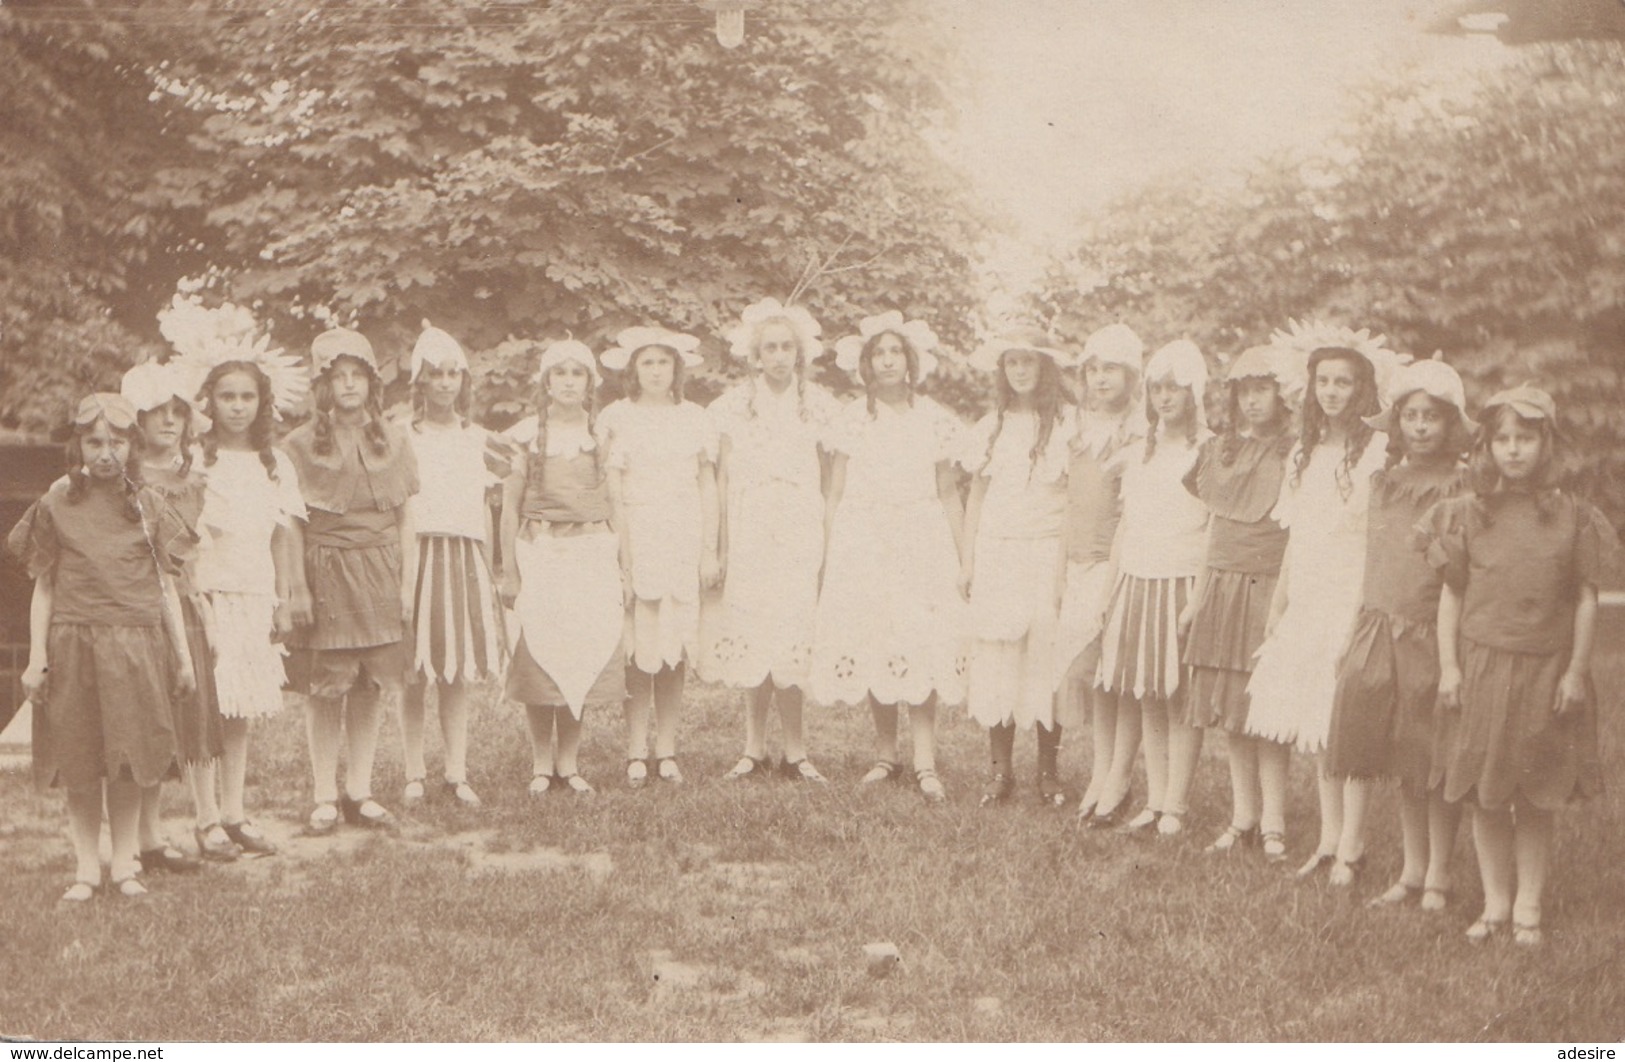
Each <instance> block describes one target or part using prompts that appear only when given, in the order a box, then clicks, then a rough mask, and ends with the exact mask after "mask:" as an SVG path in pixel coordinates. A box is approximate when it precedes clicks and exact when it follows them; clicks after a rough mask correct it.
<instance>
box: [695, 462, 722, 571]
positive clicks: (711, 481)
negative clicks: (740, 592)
mask: <svg viewBox="0 0 1625 1062" xmlns="http://www.w3.org/2000/svg"><path fill="white" fill-rule="evenodd" d="M699 462H700V473H699V475H700V585H701V586H704V587H713V586H716V585H717V584H718V583H719V582H721V580H722V562H721V559H720V556H719V554H718V548H717V536H718V524H719V516H720V507H719V506H718V504H717V468H716V465H715V464H713V463H712V462H711V460H710V459H708V458H706V457H705V456H703V455H702V456H701V457H700V458H699Z"/></svg>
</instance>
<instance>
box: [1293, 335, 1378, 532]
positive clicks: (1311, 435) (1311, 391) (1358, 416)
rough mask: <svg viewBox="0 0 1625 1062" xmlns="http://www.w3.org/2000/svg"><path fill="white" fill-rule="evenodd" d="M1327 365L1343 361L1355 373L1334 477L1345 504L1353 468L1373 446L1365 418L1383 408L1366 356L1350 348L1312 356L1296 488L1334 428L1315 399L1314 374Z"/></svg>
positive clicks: (1295, 464)
mask: <svg viewBox="0 0 1625 1062" xmlns="http://www.w3.org/2000/svg"><path fill="white" fill-rule="evenodd" d="M1327 361H1344V362H1347V363H1348V364H1349V365H1350V366H1352V367H1353V369H1354V394H1353V395H1351V396H1350V397H1349V404H1348V405H1347V406H1346V407H1345V408H1344V410H1343V415H1344V416H1345V417H1347V418H1348V420H1349V426H1348V437H1347V438H1346V439H1344V440H1343V457H1342V459H1341V460H1339V461H1338V462H1337V470H1336V471H1335V472H1334V473H1333V475H1334V478H1335V479H1336V480H1337V492H1338V494H1340V495H1341V496H1342V497H1343V498H1344V499H1345V500H1346V499H1347V498H1348V496H1349V495H1350V494H1352V493H1353V492H1354V466H1355V464H1356V463H1358V462H1359V460H1360V455H1361V454H1363V453H1365V448H1366V446H1367V444H1369V443H1370V442H1371V436H1372V432H1373V429H1372V428H1371V425H1369V424H1367V423H1366V422H1365V418H1366V417H1369V416H1371V415H1372V414H1374V413H1376V412H1377V411H1378V410H1380V409H1381V408H1382V403H1381V402H1380V401H1379V399H1378V398H1377V370H1376V369H1374V368H1372V366H1371V362H1369V361H1367V360H1366V357H1365V355H1363V354H1361V353H1360V352H1359V351H1357V350H1352V349H1350V348H1348V347H1321V348H1319V349H1318V350H1316V351H1314V352H1313V353H1311V354H1310V355H1309V386H1308V387H1307V388H1306V389H1305V391H1304V395H1303V426H1302V427H1301V428H1300V429H1299V432H1298V455H1297V456H1296V457H1295V458H1293V461H1292V485H1293V486H1294V487H1296V486H1297V485H1298V484H1299V483H1301V482H1302V481H1303V472H1304V469H1306V468H1308V467H1309V462H1310V460H1311V459H1312V458H1313V457H1314V456H1315V447H1317V446H1319V445H1320V440H1322V439H1324V438H1325V437H1326V432H1327V430H1328V429H1329V428H1330V427H1331V422H1330V421H1329V420H1328V419H1327V417H1326V411H1325V410H1323V409H1321V408H1320V399H1318V398H1316V397H1315V370H1316V369H1318V368H1319V367H1320V365H1321V363H1322V362H1327Z"/></svg>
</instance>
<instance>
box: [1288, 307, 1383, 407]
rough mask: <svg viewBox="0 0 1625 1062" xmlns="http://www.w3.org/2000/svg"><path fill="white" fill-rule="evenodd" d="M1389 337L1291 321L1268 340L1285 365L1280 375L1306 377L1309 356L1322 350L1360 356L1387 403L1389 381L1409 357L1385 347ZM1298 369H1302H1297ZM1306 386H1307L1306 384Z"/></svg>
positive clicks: (1305, 321)
mask: <svg viewBox="0 0 1625 1062" xmlns="http://www.w3.org/2000/svg"><path fill="white" fill-rule="evenodd" d="M1387 343H1388V337H1386V336H1382V335H1372V334H1371V330H1370V329H1369V328H1362V329H1360V330H1359V331H1358V332H1356V331H1354V329H1352V328H1347V327H1344V326H1342V325H1334V324H1329V323H1327V322H1325V321H1312V320H1304V321H1290V322H1288V327H1287V328H1285V329H1276V330H1275V332H1274V333H1273V334H1272V335H1271V336H1270V345H1271V346H1274V347H1278V348H1280V350H1281V352H1282V354H1281V356H1282V358H1283V359H1284V362H1285V366H1286V367H1285V368H1283V371H1294V372H1301V373H1302V374H1303V375H1304V377H1305V378H1306V381H1307V377H1308V373H1309V356H1310V355H1311V354H1313V353H1314V352H1315V351H1317V350H1320V349H1321V348H1323V347H1342V348H1344V349H1346V350H1352V351H1354V352H1355V353H1356V354H1359V355H1360V356H1361V357H1363V358H1364V359H1365V360H1366V361H1368V362H1369V363H1370V364H1371V368H1372V370H1373V371H1374V372H1375V373H1376V377H1377V396H1378V398H1379V400H1381V401H1386V400H1387V397H1388V385H1389V381H1391V380H1392V379H1393V376H1394V373H1396V372H1398V371H1399V369H1400V367H1401V366H1403V365H1405V364H1406V363H1407V362H1409V361H1410V360H1411V359H1410V356H1409V355H1406V354H1399V353H1396V352H1394V351H1392V350H1389V349H1388V347H1387ZM1298 366H1301V368H1298ZM1306 386H1307V384H1306Z"/></svg>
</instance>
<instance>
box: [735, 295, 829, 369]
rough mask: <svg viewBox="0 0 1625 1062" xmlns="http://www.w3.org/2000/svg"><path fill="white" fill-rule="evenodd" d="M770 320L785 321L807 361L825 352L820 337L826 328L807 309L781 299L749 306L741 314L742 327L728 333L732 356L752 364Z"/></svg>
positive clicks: (736, 327) (754, 303)
mask: <svg viewBox="0 0 1625 1062" xmlns="http://www.w3.org/2000/svg"><path fill="white" fill-rule="evenodd" d="M769 321H783V322H784V323H785V324H787V325H789V326H790V330H791V331H792V332H794V333H795V335H796V343H797V344H798V345H799V346H800V347H801V352H802V356H803V357H804V358H805V359H806V360H807V361H811V360H812V359H814V358H816V357H818V355H819V354H821V353H823V350H824V344H823V341H822V340H820V339H819V338H818V337H819V336H820V335H822V334H823V331H824V329H823V328H822V327H821V326H820V325H819V323H818V322H817V321H816V320H815V319H814V318H813V315H812V314H810V313H808V312H807V309H806V307H804V306H786V305H784V304H783V303H781V302H779V300H778V299H762V300H761V301H759V302H753V303H751V304H750V305H749V306H747V307H745V312H744V313H742V314H740V315H739V324H738V325H737V326H735V327H734V328H732V329H730V330H729V332H728V337H727V338H728V353H729V354H731V355H733V357H734V358H735V359H737V360H739V361H749V360H750V357H751V355H752V354H753V353H755V351H754V350H753V349H752V348H753V347H754V346H755V343H756V336H757V335H758V334H759V332H760V330H761V327H762V325H764V324H766V323H767V322H769Z"/></svg>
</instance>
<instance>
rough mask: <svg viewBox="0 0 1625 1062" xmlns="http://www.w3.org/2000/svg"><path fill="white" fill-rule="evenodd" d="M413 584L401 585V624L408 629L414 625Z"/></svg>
mask: <svg viewBox="0 0 1625 1062" xmlns="http://www.w3.org/2000/svg"><path fill="white" fill-rule="evenodd" d="M412 604H413V602H412V584H411V583H402V584H401V622H402V623H404V624H406V625H407V626H408V627H410V626H411V625H412Z"/></svg>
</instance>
